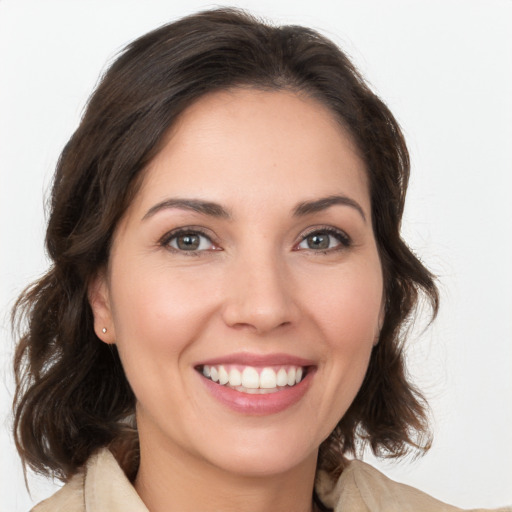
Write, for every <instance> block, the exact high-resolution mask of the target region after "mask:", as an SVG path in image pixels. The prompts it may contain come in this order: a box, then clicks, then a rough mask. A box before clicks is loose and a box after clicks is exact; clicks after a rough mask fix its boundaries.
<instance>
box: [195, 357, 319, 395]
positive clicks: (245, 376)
mask: <svg viewBox="0 0 512 512" xmlns="http://www.w3.org/2000/svg"><path fill="white" fill-rule="evenodd" d="M308 368H309V367H308V366H294V365H285V366H277V367H270V366H264V367H256V366H240V365H227V364H226V365H222V364H220V365H207V364H205V365H201V366H198V367H196V370H197V371H198V372H200V373H201V374H202V375H203V376H204V377H205V378H206V379H208V380H211V381H212V382H215V383H216V384H219V385H221V386H225V387H228V388H231V389H234V390H236V391H239V392H241V393H248V394H260V395H263V394H269V393H278V392H279V391H283V390H285V389H289V388H292V387H294V386H296V385H297V384H299V382H301V381H302V380H303V379H304V378H305V377H306V375H307V373H308Z"/></svg>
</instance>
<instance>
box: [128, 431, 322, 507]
mask: <svg viewBox="0 0 512 512" xmlns="http://www.w3.org/2000/svg"><path fill="white" fill-rule="evenodd" d="M140 450H141V452H140V466H139V471H138V473H137V478H136V480H135V489H136V490H137V492H138V494H139V495H140V497H141V498H142V500H143V501H144V503H145V505H146V507H147V508H148V510H149V511H150V512H164V511H165V512H174V511H176V512H177V511H179V512H193V511H194V512H195V511H197V510H201V511H203V512H214V511H215V512H217V511H219V510H222V511H225V512H230V511H237V512H268V511H270V510H271V511H272V512H279V511H283V512H285V511H286V512H291V511H293V512H311V511H312V510H313V505H312V496H313V486H314V478H315V468H316V458H317V453H313V454H311V456H310V457H309V458H308V459H307V460H305V461H304V462H303V463H301V464H300V465H299V466H298V467H294V468H292V469H289V470H288V471H286V472H284V473H279V474H266V475H257V476H254V475H247V474H239V473H237V474H233V473H231V472H228V471H224V470H223V469H221V468H218V467H216V466H214V465H212V464H211V463H209V462H208V461H205V460H204V459H200V458H198V457H195V456H194V455H193V454H190V453H186V452H183V451H182V450H180V449H179V448H178V447H175V446H174V447H165V448H163V447H162V446H161V445H160V446H159V447H158V449H153V448H152V446H151V443H150V444H149V445H148V444H146V443H144V442H143V441H142V440H141V446H140Z"/></svg>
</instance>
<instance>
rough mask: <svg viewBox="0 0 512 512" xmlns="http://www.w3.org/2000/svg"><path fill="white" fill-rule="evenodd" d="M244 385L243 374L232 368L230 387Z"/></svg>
mask: <svg viewBox="0 0 512 512" xmlns="http://www.w3.org/2000/svg"><path fill="white" fill-rule="evenodd" d="M241 384H242V374H241V373H240V372H239V371H238V370H237V369H236V368H232V369H231V370H230V372H229V385H230V386H233V387H236V386H240V385H241Z"/></svg>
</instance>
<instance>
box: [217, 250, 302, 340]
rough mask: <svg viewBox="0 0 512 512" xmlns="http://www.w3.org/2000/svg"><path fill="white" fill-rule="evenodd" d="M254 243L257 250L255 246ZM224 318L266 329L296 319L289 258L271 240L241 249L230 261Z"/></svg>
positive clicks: (265, 330)
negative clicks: (287, 261) (285, 258)
mask: <svg viewBox="0 0 512 512" xmlns="http://www.w3.org/2000/svg"><path fill="white" fill-rule="evenodd" d="M251 247H252V248H253V250H251ZM226 286H227V287H228V293H227V296H226V303H225V308H224V318H225V321H226V323H227V324H228V325H230V326H237V327H241V326H245V327H249V328H252V329H253V330H255V331H257V332H260V333H263V332H267V331H270V330H272V329H274V328H276V327H279V326H282V325H286V324H290V323H292V322H294V321H295V319H296V305H295V302H294V300H293V283H292V282H291V280H290V279H289V273H288V269H287V265H286V261H285V260H284V259H283V258H282V256H281V255H280V253H279V251H278V250H276V248H275V247H273V246H272V243H271V242H270V241H269V240H263V241H260V243H258V244H257V247H256V244H254V240H253V245H251V246H249V249H248V250H245V251H240V252H238V253H237V255H236V257H234V259H233V261H232V262H231V264H230V270H229V272H228V276H227V285H226Z"/></svg>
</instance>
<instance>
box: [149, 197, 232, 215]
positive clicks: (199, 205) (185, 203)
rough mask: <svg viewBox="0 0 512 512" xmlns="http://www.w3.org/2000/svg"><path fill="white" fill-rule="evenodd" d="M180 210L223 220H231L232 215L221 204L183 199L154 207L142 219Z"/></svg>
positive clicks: (163, 202) (162, 202)
mask: <svg viewBox="0 0 512 512" xmlns="http://www.w3.org/2000/svg"><path fill="white" fill-rule="evenodd" d="M171 208H178V209H181V210H190V211H193V212H197V213H202V214H203V215H209V216H211V217H218V218H222V219H230V218H231V215H230V214H229V212H228V211H227V210H225V209H224V208H223V207H222V206H221V205H220V204H218V203H212V202H210V201H203V200H201V199H182V198H169V199H165V200H164V201H161V202H160V203H157V204H155V205H154V206H152V207H151V208H150V209H149V210H148V211H147V212H146V214H145V215H144V217H142V220H146V219H148V218H149V217H152V216H153V215H155V214H156V213H157V212H159V211H162V210H166V209H171Z"/></svg>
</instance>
